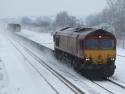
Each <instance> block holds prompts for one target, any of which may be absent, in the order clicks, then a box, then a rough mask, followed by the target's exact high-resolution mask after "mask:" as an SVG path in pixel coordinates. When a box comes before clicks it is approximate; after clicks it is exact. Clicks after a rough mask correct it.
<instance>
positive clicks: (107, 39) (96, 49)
mask: <svg viewBox="0 0 125 94" xmlns="http://www.w3.org/2000/svg"><path fill="white" fill-rule="evenodd" d="M53 39H54V52H55V55H56V57H57V58H60V59H66V60H67V59H68V61H69V63H70V64H71V66H73V68H74V69H75V70H77V71H78V72H80V73H82V74H83V75H85V76H86V77H89V78H107V77H110V76H112V75H113V74H114V71H115V68H116V66H115V59H116V38H115V36H114V35H113V34H112V33H111V32H108V31H106V30H103V29H96V28H70V27H66V28H63V29H61V30H59V31H57V32H55V34H54V35H53Z"/></svg>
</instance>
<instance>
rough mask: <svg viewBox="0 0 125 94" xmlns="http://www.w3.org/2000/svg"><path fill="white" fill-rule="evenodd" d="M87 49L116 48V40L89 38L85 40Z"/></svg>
mask: <svg viewBox="0 0 125 94" xmlns="http://www.w3.org/2000/svg"><path fill="white" fill-rule="evenodd" d="M84 47H85V48H86V49H112V48H114V41H113V40H112V39H100V40H97V39H87V40H85V42H84Z"/></svg>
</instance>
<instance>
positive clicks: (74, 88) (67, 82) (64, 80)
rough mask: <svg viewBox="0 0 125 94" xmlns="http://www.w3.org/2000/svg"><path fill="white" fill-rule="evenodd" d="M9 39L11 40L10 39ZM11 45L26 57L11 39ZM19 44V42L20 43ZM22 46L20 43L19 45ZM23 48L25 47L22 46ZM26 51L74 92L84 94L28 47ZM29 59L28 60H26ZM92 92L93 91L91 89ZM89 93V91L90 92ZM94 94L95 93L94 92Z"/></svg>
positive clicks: (57, 93)
mask: <svg viewBox="0 0 125 94" xmlns="http://www.w3.org/2000/svg"><path fill="white" fill-rule="evenodd" d="M10 41H11V40H10ZM11 43H12V44H13V46H14V47H15V48H16V49H17V50H18V51H19V52H20V53H21V54H22V55H23V56H24V57H25V58H26V59H27V57H26V56H25V55H24V54H23V53H22V52H21V51H20V50H19V49H18V48H17V47H16V45H15V44H14V43H13V42H12V41H11ZM20 45H21V44H20ZM21 46H22V45H21ZM23 48H25V47H23ZM25 50H26V51H27V53H29V54H30V55H31V56H32V57H33V58H34V59H35V60H36V61H37V62H38V63H39V64H40V65H41V66H44V67H45V68H46V69H47V70H48V71H49V72H51V73H52V74H53V75H54V76H55V77H57V78H58V79H59V80H60V81H61V82H62V83H64V84H65V85H66V86H67V87H68V88H69V89H70V90H71V91H72V92H74V94H85V93H84V91H82V90H80V89H79V88H78V87H77V86H76V85H74V84H72V82H70V81H69V80H67V79H66V78H65V77H64V76H62V75H61V74H60V73H58V72H57V71H55V70H54V69H53V68H51V67H50V66H49V65H47V64H46V63H45V62H44V61H43V60H42V59H40V58H39V57H38V56H36V55H35V54H34V53H32V52H31V51H30V50H29V49H27V48H25ZM28 61H29V60H28ZM29 64H30V65H31V66H32V67H33V68H34V69H35V70H36V71H37V72H38V73H39V75H40V76H41V77H42V78H43V79H44V80H45V81H46V82H47V83H48V84H49V85H50V87H51V88H52V89H53V90H54V91H55V92H56V94H60V93H59V92H58V90H56V88H55V87H53V86H52V85H51V83H49V81H47V79H46V78H45V77H44V76H43V75H42V74H41V73H40V71H39V70H38V69H37V68H36V67H35V66H34V65H33V64H32V62H30V61H29ZM93 92H94V91H93ZM90 94H91V93H90ZM95 94H96V93H95Z"/></svg>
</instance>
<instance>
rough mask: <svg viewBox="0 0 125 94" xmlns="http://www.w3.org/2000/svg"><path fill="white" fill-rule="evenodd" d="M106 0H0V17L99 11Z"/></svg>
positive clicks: (84, 13)
mask: <svg viewBox="0 0 125 94" xmlns="http://www.w3.org/2000/svg"><path fill="white" fill-rule="evenodd" d="M105 6H106V0H0V18H5V17H18V16H55V15H56V14H57V13H58V12H60V11H67V12H68V13H69V14H70V15H73V16H80V17H81V16H87V15H89V14H93V13H97V12H100V11H101V10H102V9H103V8H104V7H105Z"/></svg>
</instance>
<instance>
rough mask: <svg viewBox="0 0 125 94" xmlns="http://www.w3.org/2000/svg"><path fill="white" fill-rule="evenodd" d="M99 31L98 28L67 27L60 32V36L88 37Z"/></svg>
mask: <svg viewBox="0 0 125 94" xmlns="http://www.w3.org/2000/svg"><path fill="white" fill-rule="evenodd" d="M96 30H98V29H96V28H70V27H66V28H63V29H61V30H60V31H58V32H57V33H58V35H87V34H89V33H91V32H94V31H96Z"/></svg>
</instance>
